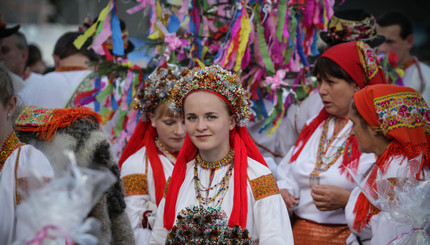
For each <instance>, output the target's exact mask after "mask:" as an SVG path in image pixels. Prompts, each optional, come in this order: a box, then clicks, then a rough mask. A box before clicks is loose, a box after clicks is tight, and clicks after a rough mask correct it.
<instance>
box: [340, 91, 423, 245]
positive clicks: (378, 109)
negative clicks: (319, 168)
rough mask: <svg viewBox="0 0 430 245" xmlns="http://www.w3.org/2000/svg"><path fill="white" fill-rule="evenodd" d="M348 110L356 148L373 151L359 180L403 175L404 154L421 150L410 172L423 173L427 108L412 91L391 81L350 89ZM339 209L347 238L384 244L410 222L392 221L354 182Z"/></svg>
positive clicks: (410, 156) (371, 183)
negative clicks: (343, 214) (415, 169)
mask: <svg viewBox="0 0 430 245" xmlns="http://www.w3.org/2000/svg"><path fill="white" fill-rule="evenodd" d="M350 116H351V120H352V122H353V126H352V132H353V134H354V135H355V137H356V138H357V140H358V143H359V149H360V151H361V152H366V153H375V154H376V155H377V156H378V159H377V161H376V163H375V164H374V165H373V166H372V167H371V168H370V169H369V173H368V175H367V179H366V180H365V181H366V184H367V185H368V186H372V187H374V188H377V187H376V181H378V180H381V179H390V180H391V181H392V180H393V179H396V178H399V177H403V176H401V175H402V174H405V173H407V172H408V171H409V167H410V166H409V164H408V160H411V159H414V158H416V157H418V156H420V155H421V154H422V161H421V164H420V167H419V171H418V173H417V174H416V176H415V177H416V178H417V179H418V180H424V179H428V178H429V177H428V176H429V174H430V172H429V167H430V110H429V107H428V106H427V104H426V102H425V101H424V100H423V99H422V97H421V95H420V94H419V93H418V92H417V91H415V90H414V89H412V88H407V87H401V86H395V85H374V86H369V87H366V88H364V89H363V90H361V91H359V92H357V93H355V95H354V100H353V102H352V104H351V110H350ZM345 212H346V220H347V222H348V225H349V226H350V228H351V230H352V232H353V234H352V235H351V236H350V238H349V239H348V243H349V244H359V243H358V241H361V243H362V244H388V243H389V242H390V241H392V240H393V239H395V238H396V237H397V236H399V235H401V234H402V233H408V232H409V231H411V228H412V227H411V226H410V225H400V224H397V225H396V224H394V223H393V222H392V221H391V220H389V219H388V218H387V216H385V215H384V214H383V212H382V213H380V210H378V209H377V208H376V207H374V206H373V205H372V204H371V203H370V202H369V201H368V199H367V198H366V197H365V196H364V194H363V193H362V192H361V190H360V189H359V188H358V187H357V188H355V189H354V190H353V191H352V193H351V196H350V199H349V201H348V205H347V206H346V209H345ZM427 228H428V224H427ZM427 232H429V231H427Z"/></svg>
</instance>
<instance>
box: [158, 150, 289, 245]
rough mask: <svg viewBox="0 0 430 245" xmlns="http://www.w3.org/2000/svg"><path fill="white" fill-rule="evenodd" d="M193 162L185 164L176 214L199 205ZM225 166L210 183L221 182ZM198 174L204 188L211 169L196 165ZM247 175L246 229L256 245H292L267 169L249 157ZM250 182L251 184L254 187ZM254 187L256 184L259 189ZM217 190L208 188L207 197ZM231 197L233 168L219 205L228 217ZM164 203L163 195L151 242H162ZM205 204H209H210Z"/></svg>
mask: <svg viewBox="0 0 430 245" xmlns="http://www.w3.org/2000/svg"><path fill="white" fill-rule="evenodd" d="M194 164H196V163H195V160H192V161H190V162H188V163H187V170H186V173H185V179H184V182H183V183H182V186H181V188H180V190H179V194H178V200H177V204H176V214H177V213H179V212H180V211H181V210H183V209H185V208H187V207H192V206H198V205H199V200H198V199H197V197H196V191H195V189H194V179H193V178H194ZM228 169H229V165H226V166H222V167H220V168H218V169H217V170H216V171H215V173H214V177H213V181H212V186H213V185H214V184H216V183H219V182H221V180H222V178H223V177H224V176H225V175H226V173H227V171H228ZM197 173H198V178H199V179H200V182H201V184H202V185H203V186H206V187H207V186H209V183H210V170H209V169H205V168H202V167H201V166H200V165H198V167H197ZM247 175H248V178H249V180H250V181H251V182H252V183H250V181H248V182H247V198H248V216H247V224H246V228H247V229H248V231H249V234H250V237H251V238H252V240H253V241H254V242H256V243H257V244H294V242H293V235H292V229H291V225H290V220H289V217H288V211H287V209H286V207H285V204H284V201H283V199H282V197H281V195H280V194H279V191H278V188H277V186H276V182H275V181H274V178H273V175H272V174H271V172H270V170H269V169H268V168H267V167H265V166H263V165H262V164H260V163H258V162H256V161H255V160H253V159H251V158H248V169H247ZM263 179H269V180H271V181H273V182H271V183H273V184H274V185H272V186H271V187H274V188H272V190H265V189H264V188H261V187H262V185H258V184H257V185H255V183H257V182H258V180H263ZM253 183H254V184H253ZM251 185H253V187H252V186H251ZM255 186H259V187H260V189H259V188H256V187H255ZM256 190H257V191H256ZM253 191H256V192H253ZM216 192H217V189H216V188H215V190H211V191H210V192H209V197H213V196H214V195H215V193H216ZM233 196H234V170H233V173H232V176H231V178H230V181H229V188H228V190H227V191H226V194H225V197H224V199H223V202H222V204H221V209H222V210H224V212H225V213H226V214H227V218H229V217H230V214H231V212H232V209H233ZM164 206H165V199H164V198H163V200H162V201H161V203H160V205H159V207H158V210H157V217H156V221H155V227H154V229H153V233H152V238H151V243H150V244H164V243H165V240H166V237H167V234H168V231H167V230H166V229H165V228H164V227H163V214H164ZM208 206H211V207H212V204H209V205H208ZM175 224H176V218H175Z"/></svg>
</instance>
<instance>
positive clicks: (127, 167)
mask: <svg viewBox="0 0 430 245" xmlns="http://www.w3.org/2000/svg"><path fill="white" fill-rule="evenodd" d="M159 157H160V160H161V164H162V166H163V170H164V176H165V177H166V181H167V179H168V178H169V177H170V176H171V175H172V172H173V167H174V165H173V163H172V161H173V160H174V159H171V160H169V159H168V158H167V157H166V156H164V155H163V154H159ZM152 171H153V170H152V168H151V164H150V162H149V159H147V156H146V147H142V148H141V149H139V150H138V151H137V152H136V153H134V154H133V155H131V156H130V157H129V158H127V160H126V161H125V162H124V163H123V165H122V167H121V179H122V182H123V184H124V187H125V190H124V191H125V194H126V196H125V202H126V204H127V207H126V209H125V211H126V213H127V215H128V217H129V219H130V223H131V227H132V228H133V232H134V236H135V239H136V244H148V242H149V239H150V238H151V230H150V229H148V228H147V227H142V219H143V215H144V213H145V212H147V211H148V212H152V213H151V216H155V214H156V208H157V206H156V199H155V185H154V177H153V172H152ZM140 180H144V181H145V182H140V185H139V183H137V181H140ZM142 183H144V184H145V185H146V186H145V185H142ZM136 185H139V186H137V191H131V187H136ZM148 212H147V213H146V214H147V215H149V213H148Z"/></svg>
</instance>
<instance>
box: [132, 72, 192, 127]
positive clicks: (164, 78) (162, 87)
mask: <svg viewBox="0 0 430 245" xmlns="http://www.w3.org/2000/svg"><path fill="white" fill-rule="evenodd" d="M188 73H189V70H188V69H183V70H182V72H181V71H180V70H173V69H166V68H160V69H158V70H156V71H155V72H154V73H152V74H151V75H150V76H149V77H148V78H147V79H146V80H145V81H144V88H142V89H139V91H138V92H137V94H136V97H135V101H136V106H135V108H136V109H140V110H141V111H142V113H143V120H144V121H146V120H148V113H149V112H153V111H154V110H155V108H156V107H157V106H158V105H160V104H162V103H164V102H166V101H170V100H171V94H170V92H169V90H170V89H172V88H173V86H174V85H175V83H176V81H178V80H179V78H180V77H181V76H185V75H186V74H188Z"/></svg>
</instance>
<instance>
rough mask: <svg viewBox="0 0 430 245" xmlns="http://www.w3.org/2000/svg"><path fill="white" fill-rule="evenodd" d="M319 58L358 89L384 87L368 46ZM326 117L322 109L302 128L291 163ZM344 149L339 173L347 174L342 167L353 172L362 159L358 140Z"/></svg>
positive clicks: (350, 45)
mask: <svg viewBox="0 0 430 245" xmlns="http://www.w3.org/2000/svg"><path fill="white" fill-rule="evenodd" d="M322 57H326V58H328V59H330V60H332V61H334V62H335V63H336V64H338V65H339V66H340V67H341V68H342V69H343V70H344V71H345V72H346V73H348V75H349V76H350V77H351V78H352V79H353V80H354V82H355V83H356V84H357V85H358V86H359V87H360V88H361V89H362V88H364V87H365V86H367V85H372V84H385V83H387V82H386V80H385V76H384V72H383V70H382V69H381V67H380V66H379V64H378V61H377V58H376V55H375V53H374V51H373V50H372V49H371V48H370V47H369V45H367V44H365V43H363V42H361V41H356V42H347V43H341V44H337V45H335V46H333V47H331V48H329V49H328V50H327V51H325V52H324V53H323V54H322V55H321V57H320V58H322ZM317 62H318V61H317ZM328 117H329V113H327V111H326V110H325V109H324V108H323V109H322V110H321V112H320V113H319V114H318V116H317V117H316V118H315V119H314V120H313V121H312V122H311V123H310V124H309V125H307V126H305V127H304V128H303V130H302V132H300V135H299V137H298V139H297V141H296V145H295V147H294V154H293V156H292V157H291V160H290V163H291V162H294V161H295V160H297V157H298V156H299V155H300V153H301V152H302V149H303V147H304V146H305V145H306V143H307V142H308V140H309V138H310V137H311V136H312V134H313V133H314V131H315V130H316V129H317V128H318V126H319V125H320V124H321V123H322V122H323V121H325V120H327V118H328ZM345 149H348V150H346V151H345V153H344V155H343V164H342V165H341V173H346V174H348V172H346V171H345V167H346V166H348V167H349V168H350V169H352V170H355V169H356V168H357V166H358V159H359V158H360V155H361V154H360V152H359V151H358V142H357V139H356V138H355V137H353V136H351V137H349V139H348V142H347V143H346V146H345Z"/></svg>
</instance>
